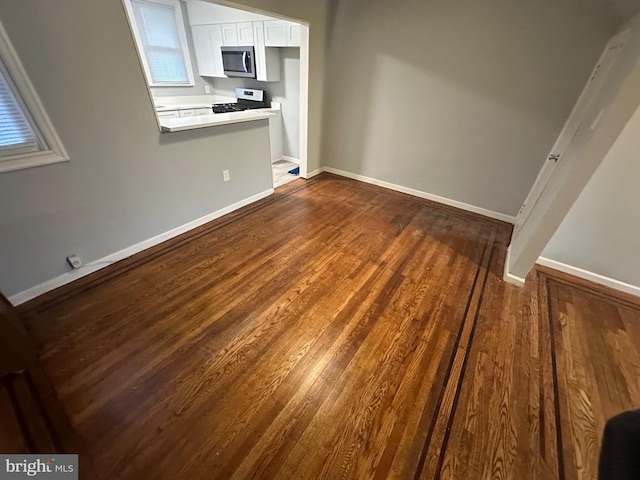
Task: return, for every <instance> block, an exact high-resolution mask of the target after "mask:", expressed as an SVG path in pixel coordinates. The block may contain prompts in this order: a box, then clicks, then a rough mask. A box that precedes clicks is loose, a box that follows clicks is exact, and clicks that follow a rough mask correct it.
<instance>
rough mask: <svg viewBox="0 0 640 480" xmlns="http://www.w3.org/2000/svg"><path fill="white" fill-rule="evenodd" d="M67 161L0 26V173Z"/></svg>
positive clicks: (5, 33) (0, 25)
mask: <svg viewBox="0 0 640 480" xmlns="http://www.w3.org/2000/svg"><path fill="white" fill-rule="evenodd" d="M68 159H69V158H68V156H67V154H66V152H65V150H64V147H63V146H62V143H61V142H60V139H59V138H58V136H57V135H56V133H55V130H54V129H53V126H52V125H51V122H50V121H49V118H48V117H47V114H46V112H45V111H44V108H43V106H42V104H41V103H40V100H39V98H38V96H37V95H36V92H35V90H34V89H33V86H32V85H31V82H30V81H29V78H28V77H27V74H26V72H25V71H24V68H23V67H22V64H21V63H20V59H19V58H18V56H17V54H16V52H15V50H14V49H13V46H12V45H11V42H10V41H9V37H8V36H7V32H6V31H5V29H4V27H3V26H2V24H1V23H0V172H8V171H12V170H20V169H23V168H30V167H36V166H39V165H47V164H50V163H57V162H63V161H66V160H68Z"/></svg>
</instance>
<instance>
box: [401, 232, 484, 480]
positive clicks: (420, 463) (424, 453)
mask: <svg viewBox="0 0 640 480" xmlns="http://www.w3.org/2000/svg"><path fill="white" fill-rule="evenodd" d="M494 242H495V235H494V231H493V230H492V231H491V234H490V237H489V239H488V240H487V243H486V244H485V246H484V248H483V252H482V257H481V258H480V261H479V262H478V268H477V270H476V273H475V275H474V278H473V283H472V285H471V290H469V297H468V299H467V304H466V306H465V310H464V314H463V316H462V321H461V322H460V327H459V329H458V333H457V336H456V340H455V342H454V345H453V349H452V353H451V359H450V360H449V365H448V366H447V373H446V375H445V378H444V381H443V382H442V386H441V388H440V393H439V395H438V401H437V403H436V408H435V410H434V412H435V414H434V419H433V421H432V422H431V425H430V426H429V432H428V433H427V437H426V438H425V441H424V444H423V447H422V451H421V453H420V460H419V461H418V466H417V468H416V471H415V474H414V476H413V478H414V480H418V479H419V478H420V475H421V473H422V470H423V469H424V464H425V461H426V459H427V452H428V450H429V445H430V443H431V438H432V436H433V432H434V429H435V425H436V423H437V422H436V421H435V419H436V417H437V413H438V412H439V411H440V409H441V408H442V401H443V399H444V395H445V393H446V390H447V384H448V382H449V377H450V375H451V370H452V369H453V364H454V362H455V358H456V351H457V350H458V345H459V344H460V338H461V337H462V332H463V331H464V327H465V325H466V323H467V319H468V316H469V309H470V308H471V303H472V300H473V294H474V292H475V290H476V287H477V285H478V278H479V277H480V272H481V271H482V265H483V263H484V259H485V256H486V255H487V252H488V251H489V252H490V253H489V255H491V254H492V252H493V245H491V248H489V244H490V243H491V244H493V243H494ZM488 271H489V267H488V266H487V269H486V272H487V273H486V274H488ZM486 274H485V275H486ZM485 278H486V276H485ZM425 407H426V405H425ZM423 415H424V412H423Z"/></svg>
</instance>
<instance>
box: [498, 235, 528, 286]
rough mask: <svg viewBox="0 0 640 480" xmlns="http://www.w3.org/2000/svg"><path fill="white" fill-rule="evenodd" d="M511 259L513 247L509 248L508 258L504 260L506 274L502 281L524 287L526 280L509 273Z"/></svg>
mask: <svg viewBox="0 0 640 480" xmlns="http://www.w3.org/2000/svg"><path fill="white" fill-rule="evenodd" d="M510 258H511V245H509V247H508V248H507V258H505V260H504V273H503V275H502V279H503V280H504V281H505V282H507V283H510V284H512V285H517V286H518V287H522V286H523V285H524V281H525V280H524V278H522V277H516V276H515V275H514V274H513V273H509V259H510Z"/></svg>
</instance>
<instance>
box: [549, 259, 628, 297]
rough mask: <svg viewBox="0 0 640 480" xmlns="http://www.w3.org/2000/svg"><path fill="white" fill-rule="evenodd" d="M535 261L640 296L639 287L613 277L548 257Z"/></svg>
mask: <svg viewBox="0 0 640 480" xmlns="http://www.w3.org/2000/svg"><path fill="white" fill-rule="evenodd" d="M536 263H537V264H539V265H542V266H543V267H549V268H553V269H554V270H559V271H561V272H563V273H568V274H569V275H573V276H574V277H578V278H582V279H584V280H589V281H591V282H593V283H597V284H599V285H604V286H605V287H609V288H613V289H614V290H619V291H621V292H624V293H628V294H630V295H635V296H637V297H640V287H638V286H636V285H631V284H629V283H625V282H621V281H620V280H616V279H614V278H610V277H605V276H604V275H600V274H599V273H594V272H590V271H589V270H583V269H582V268H579V267H574V266H573V265H567V264H566V263H562V262H558V261H556V260H551V259H550V258H545V257H539V258H538V261H537V262H536Z"/></svg>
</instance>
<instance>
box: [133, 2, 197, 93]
mask: <svg viewBox="0 0 640 480" xmlns="http://www.w3.org/2000/svg"><path fill="white" fill-rule="evenodd" d="M125 5H126V6H127V12H128V14H129V21H130V23H131V26H132V29H133V34H134V36H135V39H136V43H137V45H138V51H139V53H140V57H141V59H142V65H143V67H144V72H145V74H146V76H147V82H148V83H149V86H151V87H161V86H162V87H171V86H185V85H193V84H194V82H193V72H192V70H191V59H190V58H189V49H188V47H187V37H186V34H185V31H184V20H183V18H182V10H181V8H180V2H179V1H177V0H126V1H125Z"/></svg>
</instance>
